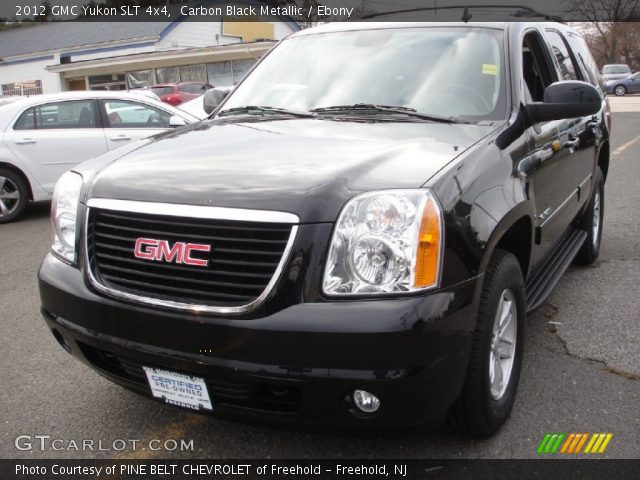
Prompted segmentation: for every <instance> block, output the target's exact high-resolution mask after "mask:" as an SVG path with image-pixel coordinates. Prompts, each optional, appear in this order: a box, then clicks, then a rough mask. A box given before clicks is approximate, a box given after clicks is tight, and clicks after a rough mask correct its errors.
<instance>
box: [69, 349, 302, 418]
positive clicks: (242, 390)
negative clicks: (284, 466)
mask: <svg viewBox="0 0 640 480" xmlns="http://www.w3.org/2000/svg"><path fill="white" fill-rule="evenodd" d="M78 345H79V346H80V349H81V350H82V353H83V354H84V356H85V357H86V358H87V360H88V361H89V362H90V363H91V364H92V365H93V366H95V367H96V368H98V369H100V370H103V371H105V372H107V373H110V374H111V375H115V376H116V377H119V378H124V379H126V380H129V381H131V382H134V383H136V384H138V385H147V377H146V375H145V373H144V370H143V368H142V364H140V363H139V362H136V361H135V360H131V359H128V358H124V357H121V356H120V355H116V354H114V353H111V352H107V351H105V350H102V349H99V348H95V347H91V346H89V345H86V344H85V343H82V342H78ZM149 366H151V365H149ZM156 368H164V367H156ZM204 379H205V382H206V384H207V391H208V392H209V394H210V395H211V397H212V399H213V402H214V404H215V405H228V406H233V407H243V408H252V409H257V410H267V411H271V412H280V413H293V412H296V411H297V410H299V408H300V404H301V401H302V392H301V390H300V387H299V386H297V385H291V384H290V383H288V382H287V383H277V382H274V381H272V380H264V381H261V380H238V379H235V378H227V377H224V378H222V377H218V376H205V377H204Z"/></svg>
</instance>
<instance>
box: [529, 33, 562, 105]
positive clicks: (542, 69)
mask: <svg viewBox="0 0 640 480" xmlns="http://www.w3.org/2000/svg"><path fill="white" fill-rule="evenodd" d="M522 76H523V77H524V81H525V84H526V87H527V90H528V93H529V98H530V99H531V100H533V101H534V102H541V101H542V100H543V98H544V90H545V88H547V87H548V86H549V85H551V83H552V82H553V77H555V75H554V76H553V77H552V75H551V70H550V64H549V61H548V60H547V55H546V48H545V47H543V42H542V39H541V38H540V36H539V35H538V33H537V32H529V33H527V34H526V35H525V37H524V40H523V42H522Z"/></svg>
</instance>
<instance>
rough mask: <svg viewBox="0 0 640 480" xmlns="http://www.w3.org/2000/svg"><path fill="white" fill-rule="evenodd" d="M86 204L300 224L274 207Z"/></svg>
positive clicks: (100, 201)
mask: <svg viewBox="0 0 640 480" xmlns="http://www.w3.org/2000/svg"><path fill="white" fill-rule="evenodd" d="M87 207H89V208H100V209H102V210H119V211H121V212H132V213H146V214H150V215H168V216H170V217H187V218H206V219H209V220H236V221H241V222H266V223H290V224H296V223H300V218H298V216H297V215H295V214H293V213H289V212H276V211H272V210H246V209H244V208H228V207H214V206H211V207H209V206H207V205H183V204H180V203H154V202H138V201H133V200H112V199H108V198H91V199H89V200H88V201H87Z"/></svg>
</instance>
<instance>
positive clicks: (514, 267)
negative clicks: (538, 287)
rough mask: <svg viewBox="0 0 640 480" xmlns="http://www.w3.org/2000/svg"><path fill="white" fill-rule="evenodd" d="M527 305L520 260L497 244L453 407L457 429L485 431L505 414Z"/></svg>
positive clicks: (518, 360)
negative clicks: (458, 395)
mask: <svg viewBox="0 0 640 480" xmlns="http://www.w3.org/2000/svg"><path fill="white" fill-rule="evenodd" d="M525 305H526V302H525V286H524V279H523V275H522V271H521V270H520V264H519V262H518V260H517V259H516V257H515V256H514V255H513V254H511V253H509V252H507V251H504V250H496V252H495V253H494V255H493V257H492V258H491V261H490V263H489V267H488V268H487V272H486V273H485V279H484V285H483V287H482V294H481V297H480V306H479V309H478V319H477V323H476V330H475V332H474V336H473V345H472V348H471V355H470V358H469V365H468V367H467V376H466V378H465V383H464V386H463V388H462V393H461V395H460V397H459V398H458V400H457V401H456V404H455V405H454V407H453V409H452V412H451V421H452V424H453V426H454V428H456V430H458V431H460V432H462V433H467V434H470V435H472V436H474V437H488V436H490V435H493V434H494V433H495V432H497V431H498V430H499V429H500V427H501V426H502V425H503V424H504V422H505V421H506V420H507V418H508V417H509V414H510V413H511V410H512V408H513V403H514V401H515V396H516V390H517V388H518V380H519V378H520V369H521V366H522V350H523V339H524V325H525V317H526V308H525Z"/></svg>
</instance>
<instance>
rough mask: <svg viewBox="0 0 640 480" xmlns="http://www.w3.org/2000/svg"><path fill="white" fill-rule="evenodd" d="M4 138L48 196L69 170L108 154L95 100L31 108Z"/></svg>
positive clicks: (18, 119)
mask: <svg viewBox="0 0 640 480" xmlns="http://www.w3.org/2000/svg"><path fill="white" fill-rule="evenodd" d="M4 138H5V142H6V144H7V145H8V147H9V148H10V149H11V151H12V152H13V153H14V154H15V155H16V156H17V157H18V159H19V160H20V161H21V162H23V163H24V164H25V165H26V167H27V168H28V169H29V170H30V171H31V172H32V174H33V175H34V177H36V179H37V181H38V182H39V183H40V184H41V185H42V187H43V188H44V190H45V191H47V192H48V193H53V188H54V186H55V184H56V182H57V181H58V179H59V178H60V176H61V175H62V174H63V173H65V172H66V171H67V170H69V169H71V168H72V167H74V166H75V165H77V164H78V163H80V162H83V161H85V160H88V159H90V158H92V157H95V156H97V155H100V154H102V153H105V152H106V151H107V144H106V141H105V137H104V131H103V129H102V125H101V123H100V116H99V114H98V104H97V102H96V100H95V99H82V100H65V101H59V102H48V103H44V104H42V105H36V106H33V107H30V108H28V109H26V110H25V111H23V112H21V113H20V115H19V116H18V117H17V119H16V121H15V122H14V123H13V125H12V126H11V127H10V128H9V129H7V131H6V132H5V135H4Z"/></svg>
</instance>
